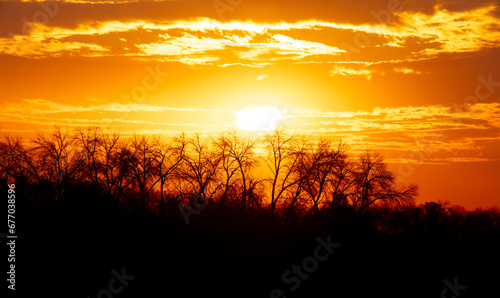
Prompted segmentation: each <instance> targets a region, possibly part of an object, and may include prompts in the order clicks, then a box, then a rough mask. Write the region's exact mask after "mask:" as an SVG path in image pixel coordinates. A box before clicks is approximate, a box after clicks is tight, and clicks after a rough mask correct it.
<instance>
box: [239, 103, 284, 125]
mask: <svg viewBox="0 0 500 298" xmlns="http://www.w3.org/2000/svg"><path fill="white" fill-rule="evenodd" d="M283 114H284V112H283V111H281V110H279V109H278V108H276V107H270V106H268V107H251V108H246V109H243V110H240V111H238V112H237V113H236V119H237V121H236V122H235V123H234V124H236V126H238V128H240V129H242V130H246V131H259V130H274V129H275V128H276V127H277V126H278V123H279V122H280V120H281V119H282V118H283Z"/></svg>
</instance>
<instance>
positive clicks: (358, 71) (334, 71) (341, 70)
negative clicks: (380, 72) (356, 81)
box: [329, 65, 374, 80]
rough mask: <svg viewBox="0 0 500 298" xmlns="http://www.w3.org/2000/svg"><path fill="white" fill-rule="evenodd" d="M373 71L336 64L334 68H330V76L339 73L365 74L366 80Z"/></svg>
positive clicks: (350, 74) (347, 74)
mask: <svg viewBox="0 0 500 298" xmlns="http://www.w3.org/2000/svg"><path fill="white" fill-rule="evenodd" d="M373 72H374V71H373V70H368V69H354V68H349V67H345V66H339V65H336V66H335V67H334V69H332V70H330V72H329V74H330V76H335V75H341V76H365V77H366V78H367V79H368V80H369V79H370V78H371V75H372V73H373Z"/></svg>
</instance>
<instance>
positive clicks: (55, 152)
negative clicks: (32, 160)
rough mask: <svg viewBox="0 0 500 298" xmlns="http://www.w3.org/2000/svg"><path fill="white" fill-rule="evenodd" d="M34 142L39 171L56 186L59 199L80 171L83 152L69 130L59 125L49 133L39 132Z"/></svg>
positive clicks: (44, 178) (47, 180)
mask: <svg viewBox="0 0 500 298" xmlns="http://www.w3.org/2000/svg"><path fill="white" fill-rule="evenodd" d="M33 143H34V145H35V146H34V148H33V151H34V155H35V157H36V158H37V163H38V169H37V173H38V175H39V176H41V178H42V179H43V180H45V181H46V182H48V183H51V184H53V185H54V186H55V194H54V195H55V198H56V200H57V198H58V197H59V196H60V195H61V194H62V192H63V191H64V187H65V186H66V185H67V184H68V183H71V182H72V181H74V180H75V178H76V174H78V173H79V168H80V166H81V163H80V160H81V152H80V151H79V148H78V147H77V145H76V142H75V138H73V136H72V135H71V134H70V133H69V131H62V130H61V129H60V128H59V127H57V126H56V127H55V128H54V130H53V131H52V133H50V134H49V135H44V134H41V133H38V134H37V136H36V138H35V139H34V140H33Z"/></svg>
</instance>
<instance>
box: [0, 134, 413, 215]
mask: <svg viewBox="0 0 500 298" xmlns="http://www.w3.org/2000/svg"><path fill="white" fill-rule="evenodd" d="M0 179H1V182H2V183H3V184H4V185H5V184H6V183H8V182H15V183H16V185H17V188H25V189H29V199H30V200H32V201H33V202H36V201H39V200H60V199H61V198H64V197H65V196H67V193H68V191H69V190H70V189H72V188H74V187H75V186H84V187H88V188H91V189H94V190H96V191H98V192H99V193H101V194H102V195H103V196H104V197H106V198H109V199H111V200H112V201H114V202H118V203H119V204H121V205H123V206H125V207H126V208H128V209H133V210H136V211H141V212H157V213H160V214H162V213H164V212H165V209H166V206H167V205H172V204H174V205H175V204H177V205H179V204H187V205H190V204H192V201H193V200H194V199H196V198H200V197H201V198H202V199H203V200H205V201H206V202H207V203H208V204H213V205H218V206H227V207H232V208H237V209H239V210H242V211H251V210H259V211H264V212H266V213H269V214H272V215H277V216H281V217H283V219H286V220H292V221H295V220H301V219H307V218H309V217H310V216H312V215H313V214H315V213H319V212H320V211H321V210H329V209H332V208H336V207H350V208H352V209H353V210H355V211H356V212H359V213H364V212H367V211H369V210H370V209H373V208H375V207H380V206H412V205H413V204H414V200H415V197H416V196H417V194H418V187H417V185H415V184H410V185H403V184H400V183H398V182H397V181H396V177H395V175H394V173H392V172H391V171H389V170H388V168H387V164H386V163H384V159H383V157H382V156H381V155H380V154H378V153H376V152H371V151H366V152H364V153H362V154H359V155H356V156H355V155H353V154H350V153H349V148H348V146H347V145H346V144H345V143H343V142H342V141H332V140H327V139H313V138H309V137H306V136H303V135H299V134H294V133H289V132H287V131H286V130H284V129H277V130H275V131H272V132H270V133H269V134H267V135H265V136H262V137H250V136H246V135H243V134H241V133H239V132H238V131H235V130H228V131H223V132H220V133H218V134H215V135H202V134H201V133H195V134H192V135H187V134H185V133H179V134H178V135H176V136H173V137H166V136H150V137H147V136H143V135H142V136H141V135H133V136H124V135H120V134H119V133H117V132H105V131H103V130H102V129H101V128H99V127H93V128H80V129H77V130H74V131H68V130H62V129H60V128H58V127H55V128H54V129H53V130H52V131H51V132H50V133H48V134H42V133H37V135H36V137H34V138H32V139H30V140H29V141H25V140H23V139H22V138H21V137H19V136H11V135H3V137H2V139H1V141H0Z"/></svg>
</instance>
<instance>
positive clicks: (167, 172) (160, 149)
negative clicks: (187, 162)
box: [152, 134, 187, 214]
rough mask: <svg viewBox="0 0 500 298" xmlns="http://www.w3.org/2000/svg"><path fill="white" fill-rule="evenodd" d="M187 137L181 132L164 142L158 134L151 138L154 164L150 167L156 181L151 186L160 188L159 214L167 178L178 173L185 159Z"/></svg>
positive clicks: (163, 205) (161, 210) (162, 205)
mask: <svg viewBox="0 0 500 298" xmlns="http://www.w3.org/2000/svg"><path fill="white" fill-rule="evenodd" d="M186 146H187V139H186V136H185V134H181V135H179V136H177V137H175V138H173V139H172V140H171V142H168V143H166V142H165V141H163V140H162V139H161V137H159V136H155V137H154V138H153V145H152V150H153V155H154V157H155V163H156V166H155V167H154V168H153V169H152V170H153V175H154V176H155V177H156V181H155V182H154V183H153V184H152V187H153V186H154V185H156V184H159V188H160V190H159V191H160V202H159V203H160V210H159V212H160V214H163V212H164V208H165V186H166V183H167V181H169V179H171V178H173V177H174V176H177V175H178V174H179V169H180V167H181V166H182V163H183V162H184V159H185V154H186Z"/></svg>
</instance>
